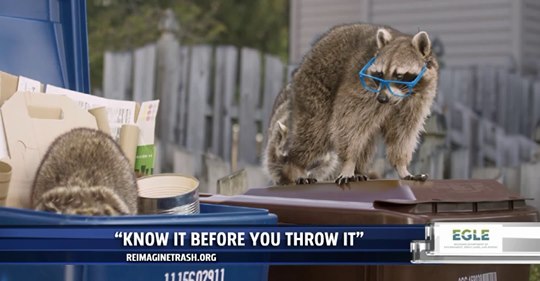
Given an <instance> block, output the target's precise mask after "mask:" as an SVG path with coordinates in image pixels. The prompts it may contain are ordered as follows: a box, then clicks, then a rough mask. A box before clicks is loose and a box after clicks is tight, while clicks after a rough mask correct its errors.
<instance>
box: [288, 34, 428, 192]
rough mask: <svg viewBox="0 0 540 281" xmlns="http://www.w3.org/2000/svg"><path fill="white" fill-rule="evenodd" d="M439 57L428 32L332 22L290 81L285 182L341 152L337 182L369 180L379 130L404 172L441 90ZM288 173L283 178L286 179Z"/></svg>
mask: <svg viewBox="0 0 540 281" xmlns="http://www.w3.org/2000/svg"><path fill="white" fill-rule="evenodd" d="M437 79H438V63H437V60H436V58H435V56H434V54H433V53H432V49H431V41H430V39H429V36H428V34H427V33H426V32H423V31H422V32H418V33H416V34H415V35H412V36H411V35H407V34H404V33H401V32H399V31H397V30H395V29H393V28H391V27H387V26H377V25H371V24H350V25H342V26H337V27H334V28H332V29H331V30H330V31H329V32H327V33H326V34H325V35H323V36H322V37H321V38H320V39H319V40H318V41H317V42H316V43H315V44H314V45H313V47H312V49H311V50H310V51H309V52H308V53H307V54H306V55H305V57H304V59H303V61H302V63H301V64H300V66H299V67H298V69H297V71H296V72H295V74H294V75H293V77H292V80H291V92H292V94H291V97H290V119H289V124H288V134H287V148H288V153H287V159H286V160H287V162H286V164H285V165H283V167H282V169H283V171H284V172H283V175H281V177H280V182H281V183H282V184H283V183H285V184H292V183H297V184H302V183H312V182H315V181H316V180H320V179H317V178H313V177H311V176H310V173H309V167H312V166H313V165H314V163H317V162H318V161H319V160H320V159H321V158H322V157H324V155H327V154H328V153H336V154H337V155H338V159H339V162H340V174H339V175H336V178H335V179H334V180H335V182H336V183H338V184H339V185H343V184H347V183H348V182H353V181H363V180H367V176H366V175H367V174H368V173H369V169H370V167H371V160H372V156H373V154H374V151H375V147H376V143H375V142H376V140H377V139H378V138H377V136H379V135H381V136H382V139H384V141H385V144H386V154H387V158H388V161H389V162H390V164H391V165H392V166H393V167H394V168H395V169H396V172H397V174H398V175H399V177H400V178H401V179H406V180H418V181H424V180H426V179H427V175H425V174H416V175H413V174H411V173H410V172H409V170H408V165H409V164H410V162H411V159H412V155H413V152H414V150H415V149H416V146H417V142H418V137H419V134H420V132H421V131H422V130H423V125H424V121H425V119H426V117H427V116H428V115H429V114H430V108H431V105H432V102H433V100H434V98H435V95H436V88H437ZM284 178H286V179H284Z"/></svg>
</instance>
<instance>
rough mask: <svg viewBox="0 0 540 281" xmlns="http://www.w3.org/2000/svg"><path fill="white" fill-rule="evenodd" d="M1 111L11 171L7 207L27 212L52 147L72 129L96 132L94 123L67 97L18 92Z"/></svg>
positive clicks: (89, 115)
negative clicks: (85, 129)
mask: <svg viewBox="0 0 540 281" xmlns="http://www.w3.org/2000/svg"><path fill="white" fill-rule="evenodd" d="M0 111H1V114H2V119H3V121H4V130H5V135H6V141H7V145H8V151H9V156H10V158H9V160H8V162H9V163H10V164H11V166H12V168H13V170H12V178H11V183H10V188H9V191H8V196H7V202H6V205H7V206H9V207H18V208H30V207H31V206H30V198H31V193H32V183H33V180H34V177H35V174H36V171H37V169H38V167H39V164H40V162H41V159H42V158H43V156H44V155H45V153H46V152H47V149H48V148H49V146H50V145H51V143H52V142H53V141H54V140H55V139H56V138H57V137H58V136H60V135H61V134H63V133H66V132H68V131H69V130H71V129H74V128H78V127H87V128H93V129H97V124H96V119H95V118H94V117H93V116H92V115H91V114H90V113H88V112H87V111H86V110H84V109H81V108H80V107H79V106H78V105H77V104H76V103H75V102H73V101H72V100H70V99H69V98H67V97H64V96H53V95H45V94H42V93H29V92H17V93H15V94H14V95H13V96H12V97H11V98H10V99H9V100H7V101H6V102H5V103H4V105H3V106H2V108H1V109H0Z"/></svg>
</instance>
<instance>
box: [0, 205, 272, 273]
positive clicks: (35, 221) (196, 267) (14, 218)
mask: <svg viewBox="0 0 540 281" xmlns="http://www.w3.org/2000/svg"><path fill="white" fill-rule="evenodd" d="M200 209H201V213H200V214H195V215H144V216H143V215H140V216H115V217H92V216H73V215H59V214H53V213H47V212H38V211H33V210H23V209H15V208H3V207H0V224H2V225H85V224H86V225H98V224H101V225H226V224H229V225H263V224H266V225H268V224H276V223H277V217H276V216H275V215H273V214H269V213H268V211H267V210H264V209H256V208H247V207H234V206H226V205H212V204H201V208H200ZM220 269H223V270H224V272H225V275H224V277H225V278H224V279H223V280H224V281H233V280H254V281H258V280H260V281H265V280H267V278H268V265H264V264H262V265H256V266H254V265H251V266H242V265H220V264H205V265H201V264H189V263H184V264H168V265H155V264H154V265H152V264H148V265H141V264H137V265H84V266H83V265H76V266H62V265H0V280H1V281H4V280H73V281H90V280H141V281H143V280H144V281H146V280H166V279H165V274H166V273H169V274H171V273H174V274H176V275H177V274H178V273H179V272H180V273H183V272H197V271H204V270H220ZM169 280H171V281H172V280H175V279H169Z"/></svg>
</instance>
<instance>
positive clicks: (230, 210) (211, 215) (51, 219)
mask: <svg viewBox="0 0 540 281" xmlns="http://www.w3.org/2000/svg"><path fill="white" fill-rule="evenodd" d="M200 206H201V211H202V212H201V213H199V214H187V215H123V216H83V215H65V214H56V213H50V212H44V211H36V210H32V209H20V208H11V207H0V225H15V224H16V223H8V224H2V217H6V216H9V217H12V218H17V217H19V218H28V219H32V220H36V224H40V225H42V224H44V222H47V223H46V224H47V225H52V224H56V225H66V224H84V225H100V224H103V225H108V224H112V223H117V224H123V225H129V224H132V225H149V224H152V225H159V224H170V223H172V222H179V223H181V222H182V220H186V219H187V220H190V221H192V220H194V219H196V220H197V224H199V223H204V222H209V223H211V222H213V221H216V222H217V220H219V219H220V218H231V217H234V218H243V217H268V216H275V215H274V214H271V213H269V212H268V210H267V209H260V208H252V207H241V206H229V205H221V204H208V203H201V204H200ZM213 208H215V209H217V211H215V212H212V211H210V212H205V210H207V209H210V210H211V209H213ZM30 224H32V223H26V222H24V223H21V225H30Z"/></svg>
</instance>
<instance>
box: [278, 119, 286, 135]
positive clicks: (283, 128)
mask: <svg viewBox="0 0 540 281" xmlns="http://www.w3.org/2000/svg"><path fill="white" fill-rule="evenodd" d="M277 124H278V128H279V132H280V133H281V134H286V133H287V126H285V125H284V124H283V123H281V121H277Z"/></svg>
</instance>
